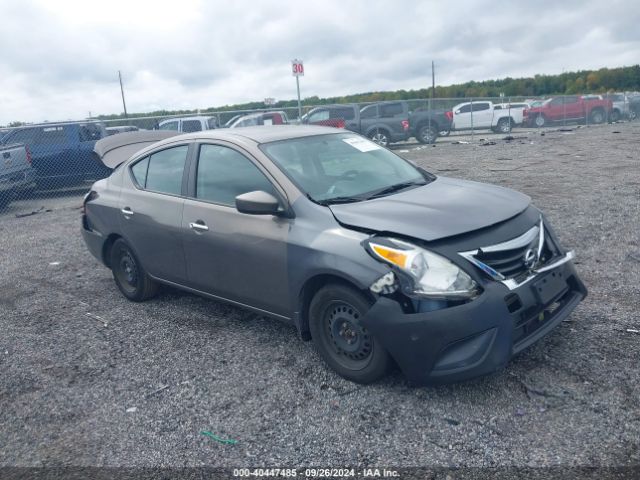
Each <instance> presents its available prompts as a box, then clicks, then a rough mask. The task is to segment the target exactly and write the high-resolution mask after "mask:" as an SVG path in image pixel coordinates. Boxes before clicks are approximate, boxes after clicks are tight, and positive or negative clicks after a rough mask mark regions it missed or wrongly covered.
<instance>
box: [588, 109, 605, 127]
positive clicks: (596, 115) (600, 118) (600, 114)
mask: <svg viewBox="0 0 640 480" xmlns="http://www.w3.org/2000/svg"><path fill="white" fill-rule="evenodd" d="M589 117H590V118H589V119H590V120H591V123H595V124H598V123H604V120H605V115H604V111H603V110H602V109H601V108H594V109H593V110H592V111H591V115H589Z"/></svg>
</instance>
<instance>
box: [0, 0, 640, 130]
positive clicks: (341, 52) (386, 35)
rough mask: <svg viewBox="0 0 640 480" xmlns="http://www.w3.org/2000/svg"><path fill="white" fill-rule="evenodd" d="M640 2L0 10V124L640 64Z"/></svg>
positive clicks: (270, 0) (160, 4)
mask: <svg viewBox="0 0 640 480" xmlns="http://www.w3.org/2000/svg"><path fill="white" fill-rule="evenodd" d="M637 1H638V0H607V1H602V0H598V1H589V0H582V1H573V0H563V1H556V0H538V1H536V2H533V1H499V0H491V1H484V2H483V1H472V0H468V1H448V2H443V1H439V2H436V1H417V0H416V1H403V0H387V1H378V0H366V1H365V0H340V1H334V0H322V1H311V0H306V1H304V0H297V1H293V0H278V1H276V0H252V1H246V0H233V1H229V0H228V1H218V0H208V1H205V0H180V1H171V2H168V1H164V0H150V1H147V0H108V1H102V2H90V1H87V0H79V1H76V0H56V1H47V0H40V1H37V0H31V1H30V0H0V24H1V25H2V28H0V45H1V47H0V49H1V50H2V53H1V54H0V125H3V124H6V123H8V122H11V121H15V120H21V121H30V122H33V121H43V120H49V121H53V120H66V119H81V118H85V117H87V116H88V115H89V112H91V113H92V114H93V115H97V114H107V113H119V112H121V111H122V103H121V98H120V88H119V84H118V73H117V72H118V70H121V71H122V74H123V79H124V83H125V94H126V100H127V109H128V110H129V112H145V111H152V110H157V109H182V108H189V109H194V108H207V107H212V106H220V105H225V104H232V103H239V102H246V101H255V100H258V101H259V100H262V99H264V98H266V97H274V98H276V99H290V98H294V97H295V95H296V93H295V81H294V79H293V77H292V76H291V65H290V61H291V59H293V58H301V59H303V60H304V63H305V77H304V78H302V79H301V90H302V96H303V97H305V96H312V95H318V96H334V95H345V94H350V93H358V92H366V91H372V90H395V89H399V88H405V89H411V88H422V87H425V86H428V85H430V84H431V61H432V60H434V61H435V63H436V82H437V83H439V84H443V85H447V84H451V83H458V82H465V81H468V80H484V79H491V78H502V77H506V76H512V77H520V76H529V75H533V74H536V73H560V72H562V71H563V70H566V71H570V70H577V69H586V68H600V67H605V66H606V67H616V66H623V65H633V64H637V63H638V62H640V8H638V3H637Z"/></svg>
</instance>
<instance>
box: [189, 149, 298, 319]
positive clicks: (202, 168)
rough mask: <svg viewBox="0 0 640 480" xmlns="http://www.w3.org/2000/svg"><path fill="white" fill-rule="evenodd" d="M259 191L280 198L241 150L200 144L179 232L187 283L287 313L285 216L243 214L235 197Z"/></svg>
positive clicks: (287, 229)
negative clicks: (181, 239)
mask: <svg viewBox="0 0 640 480" xmlns="http://www.w3.org/2000/svg"><path fill="white" fill-rule="evenodd" d="M256 190H261V191H265V192H267V193H270V194H272V195H274V196H275V197H277V198H281V197H280V196H279V193H278V192H277V190H276V188H275V187H274V186H273V184H272V182H271V181H270V180H269V179H268V178H267V176H266V175H265V174H264V172H263V171H262V170H261V169H260V168H259V167H258V166H257V164H256V163H254V161H253V159H249V158H248V157H247V156H246V155H244V153H241V152H239V151H237V150H235V149H233V148H230V147H228V146H224V145H213V144H204V145H202V146H201V147H200V153H199V158H198V160H197V164H196V170H195V175H194V178H193V179H192V186H191V192H192V193H193V196H194V197H195V198H189V199H187V200H185V205H184V215H183V219H182V232H183V244H184V251H185V257H186V262H187V275H188V279H189V286H191V287H192V288H195V289H198V290H202V291H204V292H207V293H210V294H212V295H217V296H220V297H223V298H226V299H229V300H233V301H236V302H240V303H243V304H246V305H250V306H252V307H255V308H260V309H263V310H267V311H269V312H272V313H276V314H278V315H284V316H287V317H288V316H290V313H291V312H290V302H289V296H288V275H287V243H286V242H287V238H288V231H289V227H290V221H291V220H290V219H287V218H283V217H277V216H273V215H247V214H242V213H240V212H238V211H237V210H236V208H235V197H236V196H237V195H241V194H243V193H248V192H251V191H256Z"/></svg>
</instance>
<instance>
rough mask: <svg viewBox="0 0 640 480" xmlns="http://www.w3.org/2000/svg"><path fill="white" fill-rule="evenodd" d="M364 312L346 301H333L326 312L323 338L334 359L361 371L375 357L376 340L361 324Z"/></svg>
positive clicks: (324, 314) (347, 366)
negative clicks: (374, 343) (374, 344)
mask: <svg viewBox="0 0 640 480" xmlns="http://www.w3.org/2000/svg"><path fill="white" fill-rule="evenodd" d="M361 316H362V315H361V313H360V312H359V311H358V310H357V309H356V308H355V307H353V306H352V305H350V304H349V303H347V302H344V301H333V302H331V303H330V304H329V305H328V306H327V308H325V310H324V313H323V318H322V320H323V328H322V332H323V336H324V337H325V338H324V339H325V344H326V345H327V347H328V350H329V353H330V354H331V356H332V357H333V358H334V359H335V360H336V361H337V362H338V363H340V364H341V365H342V366H344V367H345V368H349V369H351V370H361V369H363V368H365V367H366V366H367V365H368V364H369V363H370V362H371V358H372V356H373V348H374V347H373V338H372V337H371V335H370V334H369V332H368V331H367V329H366V328H364V327H363V326H362V325H361V324H360V318H361Z"/></svg>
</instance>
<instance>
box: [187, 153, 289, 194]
mask: <svg viewBox="0 0 640 480" xmlns="http://www.w3.org/2000/svg"><path fill="white" fill-rule="evenodd" d="M256 190H262V191H264V192H267V193H270V194H271V195H273V196H276V195H277V194H276V191H275V189H274V187H273V185H272V184H271V182H270V181H269V180H268V179H267V177H265V175H264V174H263V173H262V172H261V171H260V170H259V169H258V167H256V166H255V165H254V164H253V163H252V162H251V161H250V160H249V159H248V158H247V157H245V156H244V155H242V154H241V153H239V152H237V151H236V150H233V149H231V148H228V147H223V146H220V145H202V146H201V147H200V156H199V158H198V172H197V180H196V198H200V199H202V200H208V201H210V202H214V203H219V204H222V205H228V206H235V204H236V197H237V196H238V195H242V194H243V193H248V192H254V191H256Z"/></svg>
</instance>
